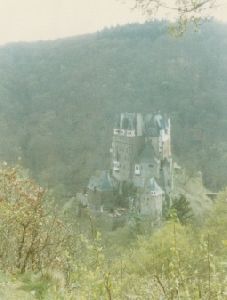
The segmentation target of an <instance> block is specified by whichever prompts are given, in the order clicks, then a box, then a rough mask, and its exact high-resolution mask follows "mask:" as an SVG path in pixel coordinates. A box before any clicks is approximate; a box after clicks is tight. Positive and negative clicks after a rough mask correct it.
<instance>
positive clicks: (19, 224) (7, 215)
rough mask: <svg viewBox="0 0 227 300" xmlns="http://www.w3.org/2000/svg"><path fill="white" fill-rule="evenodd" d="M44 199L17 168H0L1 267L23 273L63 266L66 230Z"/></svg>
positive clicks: (41, 193) (67, 236) (34, 185)
mask: <svg viewBox="0 0 227 300" xmlns="http://www.w3.org/2000/svg"><path fill="white" fill-rule="evenodd" d="M47 200H50V199H48V197H47V193H46V191H45V190H44V189H42V188H41V187H39V186H38V185H37V184H35V183H34V182H33V181H32V180H31V179H29V178H28V177H27V176H26V175H25V174H24V172H23V171H22V170H21V169H20V168H11V167H7V166H2V167H1V168H0V267H1V269H2V270H8V271H11V272H17V271H19V272H20V273H24V272H25V271H35V272H36V271H42V270H45V269H48V268H51V267H54V268H55V267H57V268H58V267H60V268H61V267H63V265H64V263H65V260H64V254H65V252H67V246H66V245H67V243H66V241H67V239H68V238H69V234H68V232H67V230H66V226H65V225H64V224H63V222H62V221H61V220H60V218H58V217H57V215H56V214H55V212H54V208H53V207H50V206H49V205H48V202H47ZM48 206H49V207H48Z"/></svg>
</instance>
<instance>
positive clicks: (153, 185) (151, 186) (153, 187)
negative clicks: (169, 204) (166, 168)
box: [146, 177, 164, 195]
mask: <svg viewBox="0 0 227 300" xmlns="http://www.w3.org/2000/svg"><path fill="white" fill-rule="evenodd" d="M146 188H147V189H148V191H150V192H153V193H155V194H157V195H161V194H163V193H164V192H163V190H162V188H161V187H160V186H159V185H158V184H157V182H156V180H155V179H154V177H152V178H150V179H149V180H148V182H147V184H146Z"/></svg>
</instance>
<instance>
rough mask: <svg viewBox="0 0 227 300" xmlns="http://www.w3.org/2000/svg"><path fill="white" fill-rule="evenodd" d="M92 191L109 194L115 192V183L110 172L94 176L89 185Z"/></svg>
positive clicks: (98, 173)
mask: <svg viewBox="0 0 227 300" xmlns="http://www.w3.org/2000/svg"><path fill="white" fill-rule="evenodd" d="M88 188H89V189H90V190H97V191H100V192H108V191H112V190H113V181H112V179H111V177H110V175H109V172H108V171H100V172H97V174H96V175H95V176H92V177H91V178H90V180H89V183H88Z"/></svg>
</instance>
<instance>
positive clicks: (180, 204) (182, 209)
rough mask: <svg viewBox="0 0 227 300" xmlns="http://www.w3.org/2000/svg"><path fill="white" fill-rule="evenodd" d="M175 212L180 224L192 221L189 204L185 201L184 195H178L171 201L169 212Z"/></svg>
mask: <svg viewBox="0 0 227 300" xmlns="http://www.w3.org/2000/svg"><path fill="white" fill-rule="evenodd" d="M173 211H174V212H175V214H176V216H177V218H178V220H179V221H180V223H181V224H186V223H187V222H188V221H189V220H191V219H192V216H193V214H192V209H191V206H190V202H189V201H188V200H187V198H186V197H185V195H180V196H179V197H176V198H174V199H173V203H172V205H171V209H170V215H171V212H173Z"/></svg>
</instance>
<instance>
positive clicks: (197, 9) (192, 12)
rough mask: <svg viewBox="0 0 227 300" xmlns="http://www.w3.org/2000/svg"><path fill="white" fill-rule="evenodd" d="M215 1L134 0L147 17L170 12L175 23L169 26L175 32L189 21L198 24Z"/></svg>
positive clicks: (214, 5)
mask: <svg viewBox="0 0 227 300" xmlns="http://www.w3.org/2000/svg"><path fill="white" fill-rule="evenodd" d="M217 3H218V0H180V1H179V0H163V1H160V0H135V8H137V9H140V10H142V12H143V13H144V14H145V15H146V16H147V17H148V18H154V17H155V16H157V15H160V16H164V15H165V14H166V13H168V14H171V16H172V17H174V18H175V19H177V23H176V25H175V26H172V27H171V28H172V29H173V30H174V32H175V33H177V34H182V33H183V32H184V31H185V29H186V27H187V25H188V24H189V23H193V24H194V25H195V26H198V24H199V23H200V22H201V20H202V19H203V18H204V17H207V16H209V13H210V10H211V9H213V8H214V7H216V5H217Z"/></svg>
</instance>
